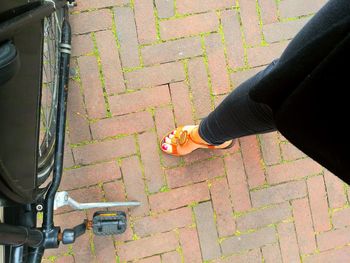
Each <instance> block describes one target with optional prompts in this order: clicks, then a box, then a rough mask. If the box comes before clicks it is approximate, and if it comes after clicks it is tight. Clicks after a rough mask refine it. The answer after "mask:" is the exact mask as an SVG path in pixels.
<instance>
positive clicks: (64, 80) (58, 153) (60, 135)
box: [43, 20, 71, 231]
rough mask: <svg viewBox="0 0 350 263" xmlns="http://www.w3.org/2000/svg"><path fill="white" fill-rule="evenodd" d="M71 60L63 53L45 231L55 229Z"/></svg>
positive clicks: (66, 33)
mask: <svg viewBox="0 0 350 263" xmlns="http://www.w3.org/2000/svg"><path fill="white" fill-rule="evenodd" d="M61 43H62V44H65V45H70V44H71V29H70V25H69V23H68V22H67V20H64V22H63V26H62V41H61ZM69 60H70V54H69V53H65V52H62V53H61V60H60V71H59V72H60V78H59V90H58V106H57V107H58V113H57V115H58V117H57V130H56V147H55V157H54V160H55V161H54V168H53V180H52V184H51V186H50V188H49V190H48V192H47V194H46V197H45V206H44V219H43V230H45V231H49V230H51V229H52V228H53V204H54V198H55V194H56V192H57V190H58V187H59V185H60V182H61V178H62V170H63V154H64V139H65V128H66V111H67V95H68V79H69Z"/></svg>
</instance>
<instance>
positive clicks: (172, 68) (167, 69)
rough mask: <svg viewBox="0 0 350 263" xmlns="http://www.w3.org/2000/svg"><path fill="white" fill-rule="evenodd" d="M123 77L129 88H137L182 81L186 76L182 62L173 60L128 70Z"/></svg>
mask: <svg viewBox="0 0 350 263" xmlns="http://www.w3.org/2000/svg"><path fill="white" fill-rule="evenodd" d="M125 78H126V83H127V86H128V87H129V88H130V89H137V88H142V87H154V86H159V85H163V84H168V83H172V82H177V81H182V80H184V79H185V78H186V77H185V71H184V68H183V65H182V63H180V62H173V63H166V64H161V65H158V66H152V67H146V68H143V69H139V70H135V71H132V72H128V73H125Z"/></svg>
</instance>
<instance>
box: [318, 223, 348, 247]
mask: <svg viewBox="0 0 350 263" xmlns="http://www.w3.org/2000/svg"><path fill="white" fill-rule="evenodd" d="M348 243H350V228H342V229H336V230H332V231H328V232H325V233H321V234H319V235H317V244H318V248H319V249H320V250H321V251H324V250H329V249H332V248H336V247H340V246H344V245H346V244H348Z"/></svg>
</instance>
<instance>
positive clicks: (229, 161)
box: [225, 153, 251, 212]
mask: <svg viewBox="0 0 350 263" xmlns="http://www.w3.org/2000/svg"><path fill="white" fill-rule="evenodd" d="M225 164H226V170H227V180H228V184H229V187H230V193H231V199H232V204H233V208H234V210H235V211H237V212H243V211H246V210H249V209H250V208H251V202H250V196H249V189H248V183H247V178H246V175H245V171H244V166H243V161H242V158H241V155H240V153H237V154H235V155H233V156H227V157H225Z"/></svg>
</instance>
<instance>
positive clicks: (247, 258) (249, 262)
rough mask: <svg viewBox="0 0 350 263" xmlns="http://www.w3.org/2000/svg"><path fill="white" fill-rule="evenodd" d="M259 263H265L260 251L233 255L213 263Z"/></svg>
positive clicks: (255, 250) (254, 250)
mask: <svg viewBox="0 0 350 263" xmlns="http://www.w3.org/2000/svg"><path fill="white" fill-rule="evenodd" d="M231 262H234V263H257V262H263V261H262V257H261V252H260V250H259V249H252V250H250V251H248V252H246V253H244V254H240V255H232V256H229V257H225V258H224V259H218V260H215V261H214V262H213V263H231Z"/></svg>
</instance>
